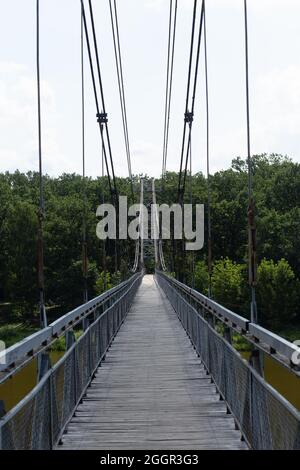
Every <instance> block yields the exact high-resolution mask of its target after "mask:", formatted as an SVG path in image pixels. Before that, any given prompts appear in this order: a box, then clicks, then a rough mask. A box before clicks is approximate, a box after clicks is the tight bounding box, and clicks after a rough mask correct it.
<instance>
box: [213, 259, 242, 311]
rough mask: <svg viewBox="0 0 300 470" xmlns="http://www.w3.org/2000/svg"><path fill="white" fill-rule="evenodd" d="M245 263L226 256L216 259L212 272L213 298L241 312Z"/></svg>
mask: <svg viewBox="0 0 300 470" xmlns="http://www.w3.org/2000/svg"><path fill="white" fill-rule="evenodd" d="M243 269H244V267H243V265H240V264H237V263H235V262H234V261H231V260H230V259H229V258H224V259H221V260H218V261H215V263H214V267H213V273H212V294H213V298H214V299H215V300H216V301H217V302H219V303H221V304H222V305H224V306H225V307H227V308H229V309H231V310H233V311H235V312H239V311H240V309H241V305H242V304H243V302H244V299H243V283H244V279H243Z"/></svg>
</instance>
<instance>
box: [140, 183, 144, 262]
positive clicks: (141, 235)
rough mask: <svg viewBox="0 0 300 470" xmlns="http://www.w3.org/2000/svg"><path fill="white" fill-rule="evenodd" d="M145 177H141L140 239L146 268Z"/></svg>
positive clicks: (142, 259)
mask: <svg viewBox="0 0 300 470" xmlns="http://www.w3.org/2000/svg"><path fill="white" fill-rule="evenodd" d="M143 204H144V179H143V178H141V200H140V240H141V269H143V268H144V211H143Z"/></svg>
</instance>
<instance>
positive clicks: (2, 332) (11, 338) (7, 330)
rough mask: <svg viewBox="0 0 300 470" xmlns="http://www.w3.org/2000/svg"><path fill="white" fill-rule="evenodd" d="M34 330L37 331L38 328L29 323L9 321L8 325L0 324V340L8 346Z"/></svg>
mask: <svg viewBox="0 0 300 470" xmlns="http://www.w3.org/2000/svg"><path fill="white" fill-rule="evenodd" d="M36 331H38V328H34V327H32V326H30V325H25V324H23V323H10V324H8V325H3V326H0V340H1V341H4V343H5V345H6V347H7V348H9V347H10V346H12V345H13V344H15V343H18V342H19V341H22V339H24V338H26V337H27V336H30V335H32V334H33V333H35V332H36Z"/></svg>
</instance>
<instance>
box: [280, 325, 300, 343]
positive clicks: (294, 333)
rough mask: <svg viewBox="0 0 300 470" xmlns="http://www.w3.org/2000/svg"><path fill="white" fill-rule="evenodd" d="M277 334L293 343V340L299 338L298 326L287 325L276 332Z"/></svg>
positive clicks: (299, 327)
mask: <svg viewBox="0 0 300 470" xmlns="http://www.w3.org/2000/svg"><path fill="white" fill-rule="evenodd" d="M277 334H278V335H279V336H282V337H283V338H285V339H287V340H288V341H291V342H292V343H293V342H294V341H297V340H300V326H299V325H297V326H287V327H286V328H283V329H282V330H280V331H279V332H277Z"/></svg>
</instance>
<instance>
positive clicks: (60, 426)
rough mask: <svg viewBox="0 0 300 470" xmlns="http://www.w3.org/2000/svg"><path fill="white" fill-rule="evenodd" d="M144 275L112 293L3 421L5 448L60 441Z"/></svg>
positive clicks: (0, 431) (0, 437)
mask: <svg viewBox="0 0 300 470" xmlns="http://www.w3.org/2000/svg"><path fill="white" fill-rule="evenodd" d="M141 279H142V273H138V274H136V275H134V276H132V278H130V279H129V280H128V282H127V283H126V284H125V285H124V286H123V287H122V289H120V290H119V291H117V292H115V291H114V292H113V293H112V295H111V297H108V298H107V299H106V300H105V304H104V305H102V308H101V311H102V313H101V312H100V311H99V307H97V309H95V311H94V312H91V314H92V313H93V315H94V321H93V322H92V323H91V324H90V325H89V326H88V328H87V329H86V331H84V333H83V334H82V336H80V338H79V339H78V340H77V341H75V342H74V344H73V345H72V346H71V347H70V349H69V350H68V351H67V352H66V353H65V354H64V356H63V357H62V358H61V359H60V360H59V361H58V362H57V363H56V364H55V365H54V366H53V367H52V368H51V369H50V370H49V371H48V372H47V373H46V375H45V376H44V377H43V378H42V379H41V380H40V382H39V383H38V384H37V386H36V387H35V388H34V389H33V390H32V391H31V392H30V393H29V394H28V395H27V396H26V397H25V398H24V399H23V400H22V401H21V402H20V403H18V405H17V406H15V407H14V408H13V409H12V410H11V411H9V412H8V413H7V414H6V415H5V416H4V417H3V418H2V419H0V448H1V449H3V450H47V449H52V448H53V447H54V446H55V445H57V443H58V442H59V440H60V438H61V436H62V433H63V431H64V429H65V428H66V425H67V424H68V422H69V420H70V419H71V417H72V416H73V414H74V412H75V410H76V408H77V406H78V403H79V402H80V400H81V399H82V397H83V395H84V393H85V391H86V389H87V387H88V385H89V383H90V382H91V380H92V378H93V375H94V373H95V371H96V369H97V367H98V365H99V363H100V362H101V360H102V359H103V357H104V355H105V353H106V351H107V349H108V348H109V346H110V344H111V342H112V340H113V338H114V336H115V335H116V334H117V331H118V329H119V328H120V326H121V324H122V322H123V321H124V319H125V316H126V314H127V313H128V310H129V308H130V305H131V303H132V301H133V298H134V295H135V293H136V291H137V289H138V287H139V285H140V281H141Z"/></svg>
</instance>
